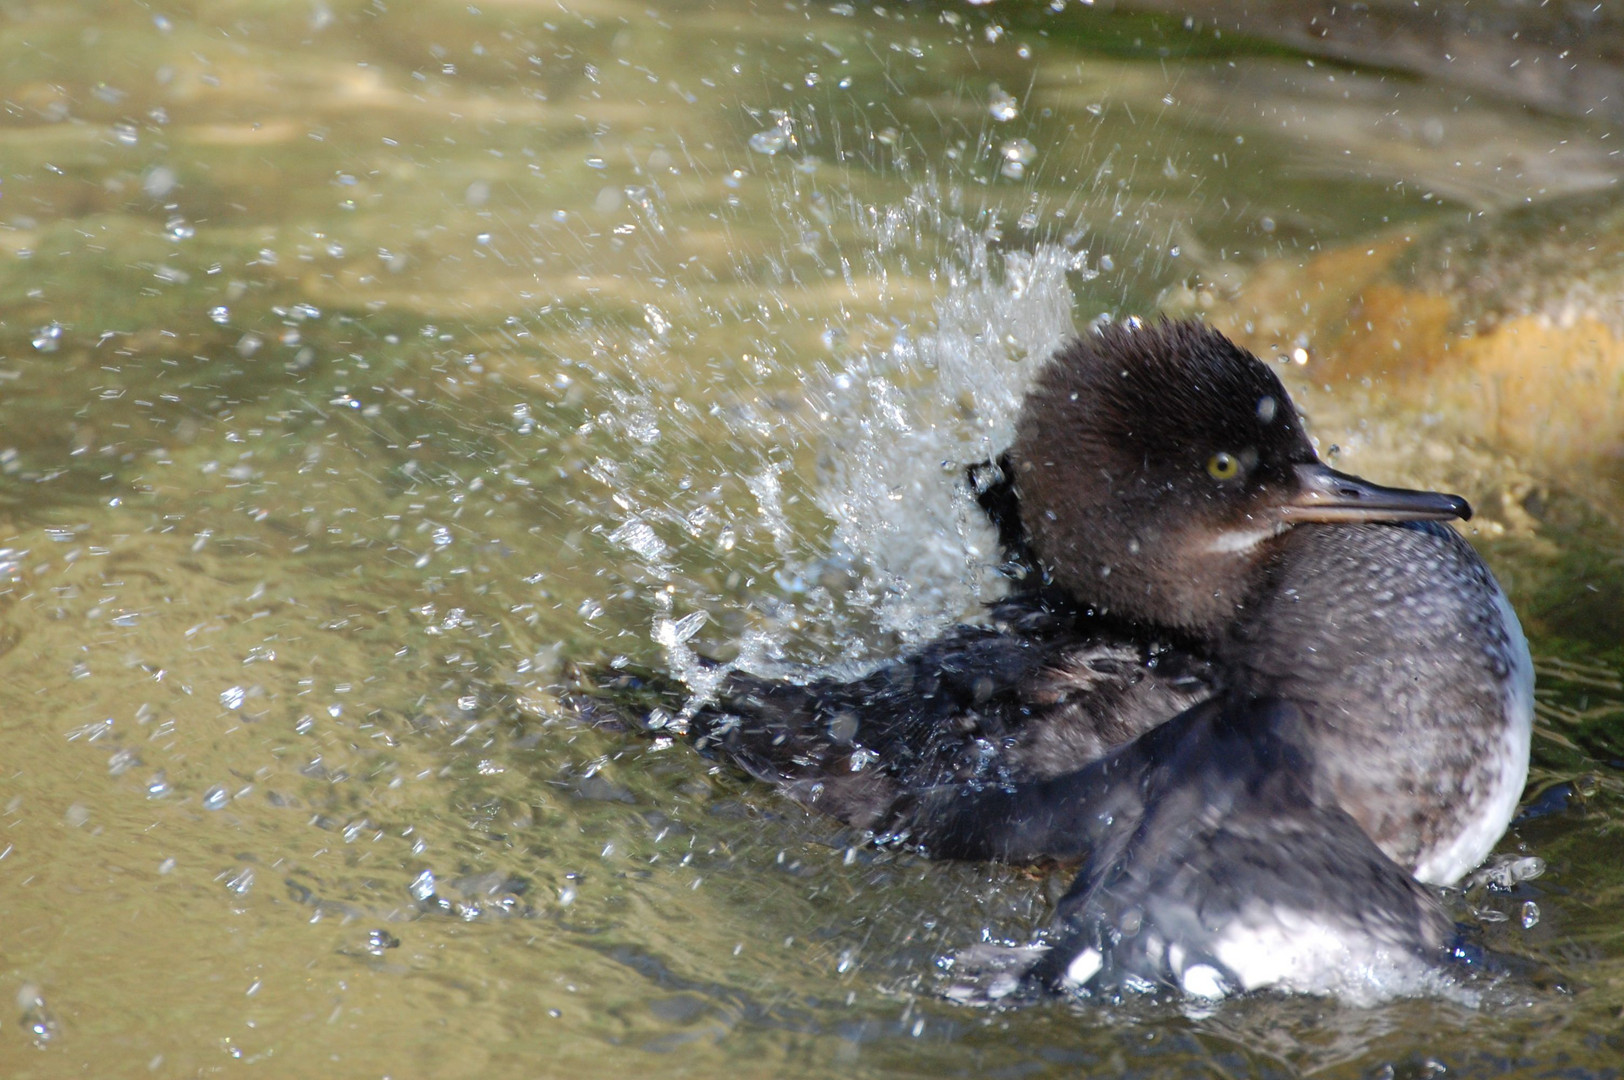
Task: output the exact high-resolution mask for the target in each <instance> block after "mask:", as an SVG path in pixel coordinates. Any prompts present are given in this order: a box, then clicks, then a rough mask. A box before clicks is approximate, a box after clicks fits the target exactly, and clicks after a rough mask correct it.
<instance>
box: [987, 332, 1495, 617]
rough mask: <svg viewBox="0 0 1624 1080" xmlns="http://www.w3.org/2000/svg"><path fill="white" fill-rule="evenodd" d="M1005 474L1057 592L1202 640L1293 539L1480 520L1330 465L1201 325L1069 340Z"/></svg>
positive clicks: (1242, 363)
mask: <svg viewBox="0 0 1624 1080" xmlns="http://www.w3.org/2000/svg"><path fill="white" fill-rule="evenodd" d="M1007 464H1008V467H1009V469H1010V471H1011V474H1012V475H1011V476H1010V479H1011V480H1012V482H1013V484H1014V487H1015V491H1016V494H1017V496H1018V498H1019V504H1020V517H1021V522H1022V524H1023V525H1024V526H1025V530H1026V533H1027V537H1028V539H1029V542H1030V544H1031V550H1032V553H1033V554H1034V555H1035V557H1036V558H1037V559H1038V560H1039V561H1040V562H1041V563H1042V565H1043V567H1044V569H1045V570H1046V571H1047V572H1048V574H1049V575H1050V577H1051V579H1052V580H1053V581H1054V582H1055V583H1056V584H1057V585H1060V586H1062V587H1063V588H1065V589H1067V590H1068V591H1069V592H1070V593H1072V595H1073V596H1074V597H1075V598H1076V599H1077V600H1079V601H1081V602H1082V603H1084V604H1088V605H1090V606H1093V607H1096V608H1099V609H1102V610H1108V611H1114V612H1115V613H1116V614H1118V615H1119V616H1122V617H1124V618H1128V619H1133V620H1136V621H1141V622H1146V623H1152V624H1156V625H1160V626H1166V627H1172V628H1175V629H1178V630H1183V631H1186V632H1189V633H1193V634H1196V635H1199V636H1204V637H1210V636H1213V635H1215V634H1216V633H1217V631H1218V630H1219V628H1221V627H1222V626H1224V625H1226V624H1227V623H1229V622H1230V621H1231V620H1232V619H1233V618H1234V617H1235V615H1236V612H1237V610H1238V609H1239V608H1240V607H1241V606H1243V605H1244V604H1245V602H1246V599H1247V597H1248V596H1249V595H1250V594H1251V593H1252V592H1253V590H1255V589H1256V588H1258V587H1259V585H1260V583H1261V582H1262V580H1263V574H1264V568H1265V566H1266V565H1267V562H1268V558H1269V555H1270V552H1271V548H1272V547H1273V545H1272V544H1271V541H1272V540H1273V538H1275V537H1277V536H1279V535H1280V534H1281V533H1283V532H1285V531H1286V530H1287V529H1290V528H1291V527H1292V526H1294V525H1297V524H1299V523H1304V522H1324V523H1348V522H1363V521H1389V522H1391V521H1443V520H1448V519H1451V518H1467V517H1470V516H1471V508H1470V507H1469V506H1468V505H1467V503H1466V501H1465V500H1464V499H1462V498H1460V497H1459V496H1455V495H1443V494H1438V493H1436V492H1424V491H1409V490H1403V489H1397V488H1386V487H1379V486H1377V485H1375V484H1370V483H1367V482H1366V481H1364V480H1361V479H1359V478H1357V477H1353V476H1348V475H1346V474H1343V473H1339V472H1336V471H1335V470H1333V469H1331V468H1329V467H1327V466H1326V465H1324V464H1323V463H1322V462H1321V461H1320V460H1319V457H1318V455H1316V454H1315V453H1314V448H1313V446H1312V445H1311V444H1310V443H1309V441H1308V438H1307V436H1306V435H1305V434H1304V433H1303V427H1302V422H1301V420H1300V419H1299V418H1298V416H1297V410H1296V409H1295V408H1294V407H1293V406H1292V403H1291V399H1290V398H1289V397H1287V396H1286V391H1285V388H1284V387H1283V386H1281V385H1280V380H1279V379H1278V378H1276V377H1275V374H1274V372H1272V371H1270V370H1269V368H1268V367H1267V366H1265V365H1264V364H1263V362H1262V361H1260V360H1259V359H1258V358H1257V357H1255V356H1253V355H1252V354H1251V353H1249V352H1247V351H1245V350H1244V349H1241V348H1239V347H1237V346H1236V345H1235V344H1233V343H1232V342H1230V341H1229V339H1227V338H1225V337H1224V336H1223V335H1222V334H1220V333H1218V332H1217V331H1216V330H1213V329H1212V328H1210V327H1208V326H1205V325H1202V324H1200V323H1195V322H1161V323H1156V324H1140V323H1130V324H1122V323H1117V324H1110V325H1106V326H1104V327H1102V328H1100V329H1098V330H1096V331H1094V332H1091V333H1088V334H1085V335H1084V336H1082V337H1079V338H1076V339H1074V340H1072V341H1070V342H1068V343H1067V344H1066V345H1065V346H1063V347H1062V348H1061V349H1060V351H1059V352H1057V353H1056V354H1055V356H1054V357H1053V359H1051V360H1050V361H1049V364H1048V366H1047V367H1046V368H1045V369H1044V370H1043V372H1042V373H1041V374H1040V375H1039V376H1038V379H1037V382H1036V384H1035V385H1034V386H1033V388H1032V390H1031V392H1030V393H1029V394H1028V395H1027V398H1026V403H1025V405H1024V407H1023V409H1022V412H1021V417H1020V421H1019V426H1018V428H1017V430H1016V437H1015V443H1014V445H1013V446H1012V447H1011V448H1010V452H1009V455H1008V457H1007Z"/></svg>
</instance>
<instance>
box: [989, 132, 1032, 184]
mask: <svg viewBox="0 0 1624 1080" xmlns="http://www.w3.org/2000/svg"><path fill="white" fill-rule="evenodd" d="M998 153H999V155H1000V156H1001V157H1003V159H1004V164H1003V167H1002V168H1000V169H999V170H998V171H999V172H1001V173H1002V174H1004V175H1005V176H1007V177H1009V179H1011V180H1019V179H1020V178H1021V177H1023V176H1025V175H1026V167H1027V165H1029V164H1031V162H1032V160H1033V159H1034V158H1036V157H1037V156H1038V148H1037V147H1036V146H1033V145H1032V142H1031V140H1030V139H1010V140H1008V141H1007V142H1005V143H1004V144H1003V145H1002V146H1000V147H999V148H998Z"/></svg>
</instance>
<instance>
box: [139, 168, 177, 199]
mask: <svg viewBox="0 0 1624 1080" xmlns="http://www.w3.org/2000/svg"><path fill="white" fill-rule="evenodd" d="M179 182H180V178H179V177H177V176H176V175H175V170H174V169H171V168H170V167H169V166H167V165H154V166H153V167H152V168H150V169H148V170H147V174H146V175H145V176H143V177H142V178H141V190H142V191H144V192H146V194H147V196H148V197H149V198H153V199H161V198H163V197H164V196H165V195H168V194H169V193H170V192H171V191H173V190H175V185H176V184H178V183H179Z"/></svg>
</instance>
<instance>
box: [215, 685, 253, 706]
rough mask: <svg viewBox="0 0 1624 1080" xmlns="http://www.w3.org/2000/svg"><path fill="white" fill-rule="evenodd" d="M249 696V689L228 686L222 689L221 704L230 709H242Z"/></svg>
mask: <svg viewBox="0 0 1624 1080" xmlns="http://www.w3.org/2000/svg"><path fill="white" fill-rule="evenodd" d="M247 698H248V691H247V690H246V689H244V688H243V687H241V686H228V687H226V688H225V689H224V690H222V691H220V704H221V705H224V706H225V707H226V708H228V709H240V708H242V704H243V702H244V701H245V700H247Z"/></svg>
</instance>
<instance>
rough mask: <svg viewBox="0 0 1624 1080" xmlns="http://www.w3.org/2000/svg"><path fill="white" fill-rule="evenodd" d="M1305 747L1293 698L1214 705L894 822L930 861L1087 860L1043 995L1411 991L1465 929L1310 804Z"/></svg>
mask: <svg viewBox="0 0 1624 1080" xmlns="http://www.w3.org/2000/svg"><path fill="white" fill-rule="evenodd" d="M1310 746H1311V743H1310V742H1309V741H1308V740H1307V739H1306V738H1305V732H1304V728H1303V718H1302V714H1301V712H1300V711H1299V710H1298V709H1297V708H1296V707H1295V706H1293V705H1290V704H1288V703H1284V702H1279V701H1244V700H1225V699H1224V698H1214V699H1212V700H1209V701H1207V702H1204V703H1202V704H1201V705H1198V706H1196V707H1195V708H1193V709H1191V710H1189V711H1188V712H1186V713H1184V714H1182V715H1180V716H1179V717H1177V718H1175V719H1174V720H1172V721H1170V722H1169V723H1167V724H1165V725H1163V726H1161V727H1159V728H1157V729H1155V730H1153V731H1151V732H1149V733H1148V734H1146V735H1144V736H1142V737H1141V738H1139V739H1138V740H1136V741H1135V742H1134V743H1132V744H1131V745H1129V746H1127V747H1124V748H1122V749H1121V750H1119V751H1117V752H1116V753H1114V754H1112V755H1110V756H1109V757H1107V758H1106V759H1104V760H1102V761H1100V762H1098V763H1096V764H1095V765H1093V766H1090V767H1088V768H1086V769H1083V770H1080V771H1079V772H1077V773H1073V774H1070V775H1068V776H1064V777H1057V778H1054V779H1051V780H1048V781H1043V782H1040V783H1036V784H1029V785H1019V786H1017V787H1015V788H1014V789H1012V790H1005V791H983V792H970V793H966V792H963V791H959V792H946V791H943V792H937V793H933V794H932V795H930V796H929V797H926V798H921V799H917V800H914V802H913V803H912V805H911V806H909V807H907V808H905V810H906V817H907V818H908V819H909V820H905V821H901V822H899V826H900V827H901V828H905V829H908V830H909V831H910V832H911V833H912V834H913V836H914V837H915V838H917V839H918V840H919V841H920V842H921V843H922V844H923V845H924V846H926V847H927V849H929V850H931V851H932V852H933V853H940V854H945V855H955V856H959V857H969V858H1022V857H1031V856H1032V855H1034V854H1040V853H1041V854H1054V855H1067V854H1070V855H1077V856H1082V857H1083V858H1084V863H1083V867H1082V870H1081V872H1080V873H1079V874H1078V877H1077V879H1076V882H1075V883H1074V884H1073V885H1072V887H1071V890H1070V892H1069V893H1068V894H1067V895H1066V897H1065V898H1064V899H1063V900H1062V901H1061V903H1060V907H1059V911H1058V913H1057V920H1056V926H1055V931H1054V935H1053V937H1052V941H1053V944H1052V946H1051V947H1050V948H1049V950H1048V952H1047V953H1046V955H1044V957H1043V958H1042V959H1041V960H1039V961H1038V963H1037V964H1036V965H1035V966H1034V967H1033V968H1032V970H1031V972H1030V973H1029V975H1028V981H1029V982H1031V983H1034V984H1037V985H1040V986H1042V987H1044V988H1046V989H1049V990H1061V989H1080V988H1087V989H1091V990H1092V989H1100V988H1106V989H1110V988H1116V987H1120V986H1123V985H1130V986H1132V985H1137V986H1154V985H1163V986H1171V987H1176V988H1179V989H1182V990H1183V991H1185V992H1187V993H1191V994H1195V995H1197V996H1202V997H1216V996H1222V995H1223V994H1225V993H1230V992H1236V991H1241V990H1251V989H1256V988H1258V987H1262V986H1276V987H1281V988H1284V989H1292V990H1299V991H1307V992H1319V993H1339V994H1343V995H1344V996H1353V997H1360V996H1366V997H1374V996H1382V995H1383V994H1387V995H1391V994H1392V993H1395V992H1402V990H1403V989H1404V988H1406V987H1408V988H1410V989H1411V990H1413V989H1415V988H1416V983H1415V980H1416V978H1417V977H1418V976H1424V975H1425V974H1426V973H1427V972H1429V971H1430V970H1431V969H1432V968H1433V967H1435V966H1436V965H1437V964H1438V962H1439V961H1441V960H1442V959H1443V954H1444V950H1445V948H1446V946H1447V945H1448V944H1449V943H1450V942H1451V941H1452V940H1453V937H1454V927H1453V925H1452V923H1451V922H1450V920H1449V919H1448V917H1447V916H1446V915H1445V914H1444V912H1443V910H1442V908H1441V907H1440V906H1439V903H1438V899H1437V897H1436V896H1435V895H1434V894H1433V893H1432V892H1431V891H1429V890H1428V889H1427V888H1426V887H1424V886H1422V885H1421V884H1420V883H1418V882H1417V881H1416V880H1415V879H1414V878H1413V877H1412V876H1411V875H1410V874H1409V873H1407V872H1406V871H1405V870H1403V869H1402V868H1401V867H1399V866H1398V865H1396V864H1395V863H1394V862H1393V861H1392V860H1390V859H1389V858H1387V856H1385V855H1384V854H1382V852H1381V851H1380V849H1378V848H1377V847H1376V845H1375V844H1374V843H1373V842H1372V841H1371V840H1370V838H1369V837H1367V836H1366V835H1365V834H1364V832H1363V831H1362V830H1361V829H1360V828H1359V826H1358V825H1357V823H1355V822H1354V820H1353V819H1352V818H1351V817H1349V816H1348V815H1347V814H1345V813H1344V812H1343V811H1342V810H1340V809H1338V808H1337V807H1336V806H1335V805H1333V804H1330V803H1329V802H1328V801H1326V800H1324V799H1320V798H1317V797H1316V795H1315V793H1314V792H1313V791H1312V790H1311V788H1310V783H1311V780H1310V777H1311V776H1312V770H1311V769H1310V768H1309V765H1310V760H1309V758H1310V756H1311V750H1310V749H1308V748H1309V747H1310Z"/></svg>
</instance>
